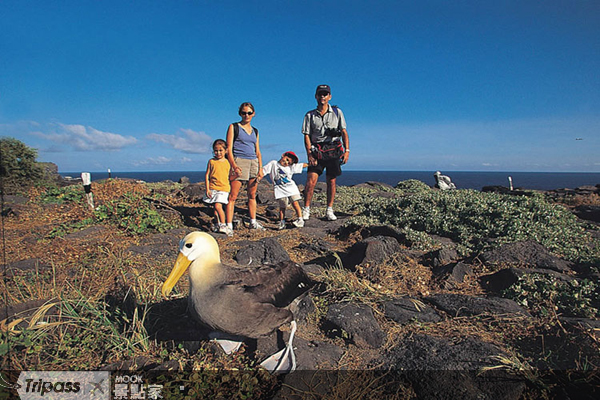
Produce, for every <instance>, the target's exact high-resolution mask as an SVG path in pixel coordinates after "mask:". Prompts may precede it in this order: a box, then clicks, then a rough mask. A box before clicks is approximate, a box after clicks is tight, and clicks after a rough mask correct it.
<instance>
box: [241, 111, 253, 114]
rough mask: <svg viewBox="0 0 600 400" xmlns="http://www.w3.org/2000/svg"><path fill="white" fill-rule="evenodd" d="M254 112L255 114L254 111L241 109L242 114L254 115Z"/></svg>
mask: <svg viewBox="0 0 600 400" xmlns="http://www.w3.org/2000/svg"><path fill="white" fill-rule="evenodd" d="M252 114H254V111H248V112H246V111H240V115H252Z"/></svg>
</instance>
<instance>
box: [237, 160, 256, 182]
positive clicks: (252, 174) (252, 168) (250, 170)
mask: <svg viewBox="0 0 600 400" xmlns="http://www.w3.org/2000/svg"><path fill="white" fill-rule="evenodd" d="M233 160H234V161H235V164H236V165H237V166H238V167H240V168H241V170H242V173H241V174H240V176H238V177H237V178H235V179H234V180H236V181H249V180H250V179H254V178H256V177H257V176H258V158H255V159H254V160H248V159H247V158H239V157H235V158H234V159H233Z"/></svg>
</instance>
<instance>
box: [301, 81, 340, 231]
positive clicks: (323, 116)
mask: <svg viewBox="0 0 600 400" xmlns="http://www.w3.org/2000/svg"><path fill="white" fill-rule="evenodd" d="M315 98H316V99H317V108H316V109H314V110H312V111H309V112H307V113H306V115H305V116H304V122H303V124H302V133H303V134H304V145H305V147H306V154H307V156H308V173H307V177H306V185H305V188H304V207H303V208H302V218H303V219H305V220H307V219H309V218H310V202H311V201H312V197H313V193H314V190H315V185H316V184H317V180H318V179H319V176H320V175H321V174H322V173H323V171H324V170H325V171H326V172H325V177H326V178H327V212H326V217H327V219H328V220H330V221H335V220H336V219H337V217H336V216H335V214H334V212H333V200H334V199H335V189H336V178H337V177H338V176H340V175H341V174H342V168H341V165H342V164H345V163H347V162H348V157H349V156H350V142H349V140H348V132H347V131H346V119H345V118H344V113H342V110H340V109H339V108H338V107H336V106H330V105H329V100H331V89H330V87H329V86H328V85H319V86H317V91H316V93H315Z"/></svg>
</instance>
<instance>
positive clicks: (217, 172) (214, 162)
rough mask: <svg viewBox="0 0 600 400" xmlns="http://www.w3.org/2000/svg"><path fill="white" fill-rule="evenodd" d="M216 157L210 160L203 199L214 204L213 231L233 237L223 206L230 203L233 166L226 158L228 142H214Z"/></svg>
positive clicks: (218, 140) (219, 140)
mask: <svg viewBox="0 0 600 400" xmlns="http://www.w3.org/2000/svg"><path fill="white" fill-rule="evenodd" d="M212 147H213V153H214V155H215V156H214V157H213V158H211V159H210V160H208V165H207V167H206V176H205V177H204V179H205V182H206V196H205V197H204V198H203V199H202V200H203V201H204V202H205V203H208V204H213V205H214V209H215V224H214V226H213V231H215V232H219V233H225V234H227V235H228V236H231V235H233V231H232V230H231V232H230V229H228V228H227V224H226V223H225V211H224V210H223V204H225V205H226V204H227V203H228V202H229V192H230V191H231V184H230V183H229V173H230V170H231V165H230V164H229V160H227V158H226V157H225V156H226V155H227V142H225V141H224V140H222V139H217V140H215V141H214V142H213V146H212Z"/></svg>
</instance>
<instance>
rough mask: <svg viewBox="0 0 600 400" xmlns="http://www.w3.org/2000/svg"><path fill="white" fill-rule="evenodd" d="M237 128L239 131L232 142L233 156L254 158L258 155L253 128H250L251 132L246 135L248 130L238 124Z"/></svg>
mask: <svg viewBox="0 0 600 400" xmlns="http://www.w3.org/2000/svg"><path fill="white" fill-rule="evenodd" d="M238 128H239V130H240V133H239V135H238V137H237V139H235V141H234V142H233V156H234V157H239V158H245V159H248V160H254V159H256V158H257V157H258V156H257V155H256V133H255V131H254V129H253V130H252V133H251V134H250V135H248V132H246V131H245V130H244V128H242V127H241V126H239V125H238ZM234 129H235V128H234Z"/></svg>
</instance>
